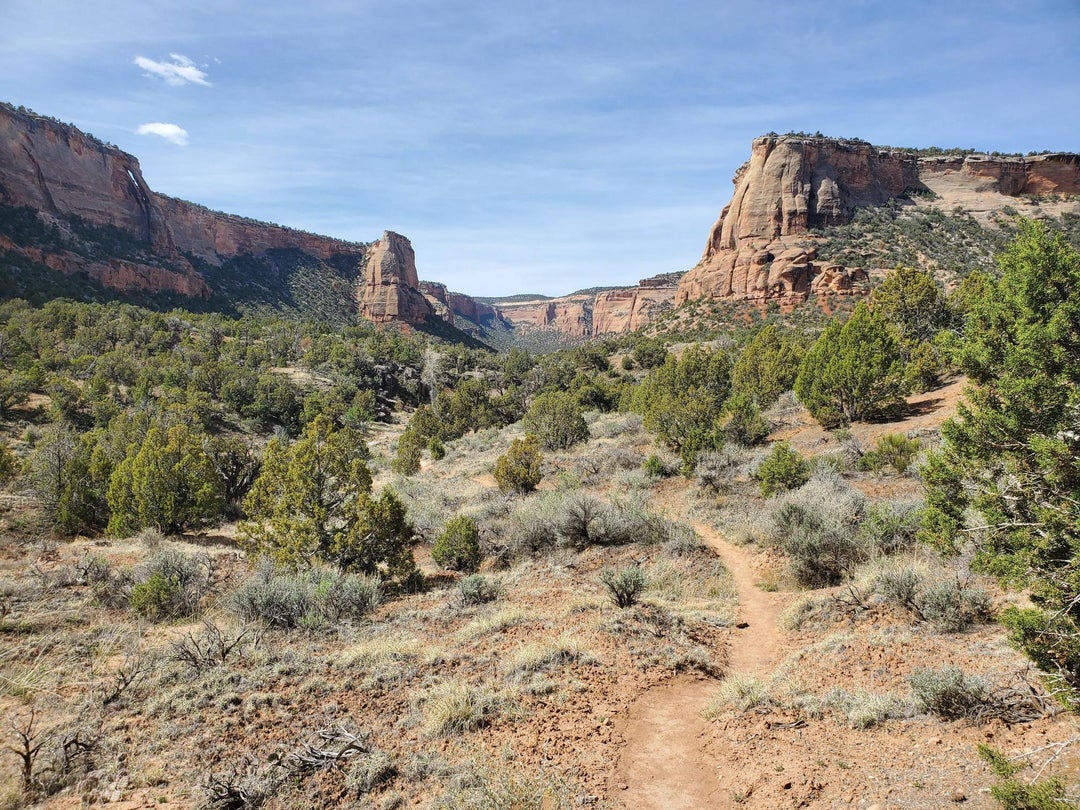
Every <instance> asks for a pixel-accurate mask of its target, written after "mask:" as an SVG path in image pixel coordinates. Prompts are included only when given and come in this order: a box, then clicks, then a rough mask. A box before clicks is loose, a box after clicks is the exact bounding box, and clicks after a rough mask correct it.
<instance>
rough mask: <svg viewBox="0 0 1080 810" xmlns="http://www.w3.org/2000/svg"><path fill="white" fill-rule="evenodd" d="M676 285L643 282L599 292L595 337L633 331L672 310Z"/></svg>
mask: <svg viewBox="0 0 1080 810" xmlns="http://www.w3.org/2000/svg"><path fill="white" fill-rule="evenodd" d="M677 286H678V285H677V282H676V281H674V280H670V279H665V280H657V279H642V280H641V281H639V282H638V286H636V287H631V288H629V289H626V290H609V291H606V292H602V293H599V294H598V295H597V296H596V301H595V302H594V303H593V335H594V336H595V335H607V334H616V333H622V332H633V331H635V330H636V329H640V328H641V327H643V326H646V325H648V324H649V323H651V322H652V321H654V320H655V319H656V317H657V316H658V315H659V314H660V313H662V312H665V311H667V310H668V309H670V308H671V307H672V305H673V304H674V301H675V292H676V289H677Z"/></svg>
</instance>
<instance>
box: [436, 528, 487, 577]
mask: <svg viewBox="0 0 1080 810" xmlns="http://www.w3.org/2000/svg"><path fill="white" fill-rule="evenodd" d="M431 556H432V558H433V559H434V560H435V562H436V563H437V564H438V565H441V566H442V567H443V568H449V569H450V570H452V571H467V572H472V571H475V570H476V569H477V568H479V567H480V560H481V559H482V558H483V555H481V553H480V531H479V530H478V529H477V528H476V521H474V520H473V519H472V518H471V517H469V516H468V515H458V516H457V517H455V518H451V519H450V520H449V521H448V522H447V524H446V528H445V529H444V530H443V532H442V534H440V535H439V536H438V537H437V538H436V540H435V542H434V543H433V544H432V546H431Z"/></svg>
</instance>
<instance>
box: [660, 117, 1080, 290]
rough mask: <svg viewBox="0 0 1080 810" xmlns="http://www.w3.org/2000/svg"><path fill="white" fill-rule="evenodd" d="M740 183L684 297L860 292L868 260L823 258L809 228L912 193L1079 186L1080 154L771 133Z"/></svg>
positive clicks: (1004, 199) (944, 202) (1073, 189)
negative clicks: (854, 263) (950, 149)
mask: <svg viewBox="0 0 1080 810" xmlns="http://www.w3.org/2000/svg"><path fill="white" fill-rule="evenodd" d="M733 182H734V184H735V193H734V195H733V196H732V199H731V202H730V203H728V205H727V206H726V207H725V208H724V210H723V212H722V213H721V214H720V219H718V220H717V222H716V224H715V225H713V227H712V230H711V231H710V232H709V237H708V240H707V242H706V245H705V252H704V254H703V255H702V257H701V261H700V262H699V263H698V265H697V266H696V267H694V268H693V269H692V270H691V271H690V272H688V273H687V274H686V275H685V276H684V277H683V279H682V281H681V282H680V284H679V290H678V294H677V296H676V304H682V303H685V302H686V301H692V300H696V299H698V298H728V299H745V300H757V301H762V300H776V301H778V302H780V303H781V304H789V305H790V304H794V303H798V302H801V301H805V300H806V299H807V298H808V297H809V296H810V295H812V294H859V293H862V292H865V291H866V289H867V281H868V275H867V272H866V268H862V267H843V266H840V265H836V264H829V263H825V262H821V261H818V256H817V251H816V248H815V239H814V238H813V237H812V236H811V235H810V234H809V233H808V232H809V231H811V230H812V229H823V228H828V227H830V226H834V225H841V224H844V223H847V222H850V221H851V219H852V217H853V216H854V214H855V212H856V211H857V210H858V209H860V208H865V207H869V206H874V205H880V204H882V203H885V202H888V201H889V200H892V199H896V198H902V197H907V196H908V195H911V194H913V193H914V194H916V195H917V194H930V195H937V196H938V197H940V199H941V202H940V203H939V204H940V205H941V206H942V207H943V208H945V209H946V210H949V209H950V208H951V207H952V205H953V204H959V205H961V207H964V208H965V209H968V208H976V209H977V208H978V207H979V205H980V204H981V205H984V206H985V207H986V208H987V210H989V209H995V208H996V209H1001V208H1003V207H1005V206H1006V205H1008V204H1009V202H1010V199H1011V198H1015V197H1017V196H1019V195H1025V194H1048V193H1054V194H1080V156H1077V155H1039V156H1032V157H1027V158H1009V157H1002V158H998V157H988V156H984V155H968V156H966V157H961V156H947V157H929V158H928V157H920V156H919V155H918V154H917V153H914V152H901V151H892V150H885V149H880V148H878V147H874V146H871V145H870V144H867V143H863V142H860V141H843V140H836V139H830V138H804V137H796V136H766V137H762V138H757V139H756V140H755V141H754V142H753V147H752V149H751V154H750V160H749V161H748V162H747V163H745V164H744V165H743V166H742V167H741V168H740V169H739V171H738V172H737V173H736V175H735V178H734V180H733Z"/></svg>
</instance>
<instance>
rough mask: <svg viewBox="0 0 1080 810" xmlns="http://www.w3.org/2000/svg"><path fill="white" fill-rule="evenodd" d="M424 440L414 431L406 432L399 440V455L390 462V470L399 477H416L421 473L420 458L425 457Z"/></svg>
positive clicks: (395, 455)
mask: <svg viewBox="0 0 1080 810" xmlns="http://www.w3.org/2000/svg"><path fill="white" fill-rule="evenodd" d="M423 446H424V445H423V439H422V438H421V437H420V436H418V435H417V434H415V433H413V432H412V431H409V430H406V431H404V432H403V433H402V434H401V436H400V437H399V438H398V446H397V453H395V454H394V460H393V461H391V462H390V469H391V470H393V471H394V472H396V473H397V474H398V475H416V474H417V473H418V472H420V457H421V456H422V455H423V454H422V452H421V448H423Z"/></svg>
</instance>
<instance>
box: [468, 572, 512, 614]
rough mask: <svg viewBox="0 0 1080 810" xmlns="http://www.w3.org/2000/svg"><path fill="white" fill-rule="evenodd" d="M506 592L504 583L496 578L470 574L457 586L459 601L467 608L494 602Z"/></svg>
mask: <svg viewBox="0 0 1080 810" xmlns="http://www.w3.org/2000/svg"><path fill="white" fill-rule="evenodd" d="M505 592H506V588H505V586H504V585H503V584H502V582H501V581H500V580H498V579H496V578H494V577H485V576H482V575H480V574H469V576H467V577H462V578H461V579H460V580H459V581H458V584H457V593H458V600H459V601H460V602H461V604H462V605H463V606H465V607H468V606H470V605H483V604H486V603H488V602H494V601H495V600H496V599H498V598H499V597H500V596H502V595H503V594H504V593H505Z"/></svg>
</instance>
